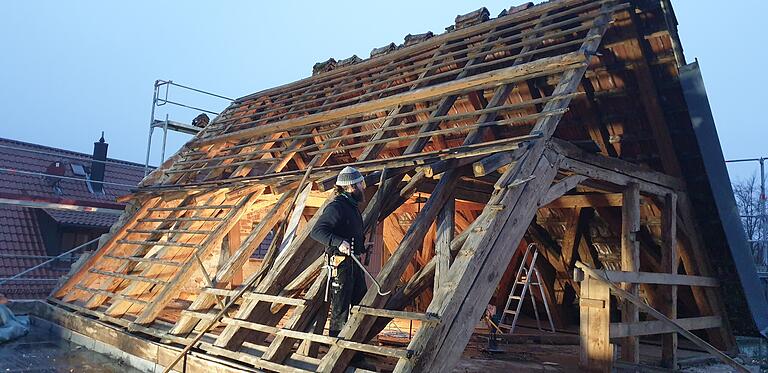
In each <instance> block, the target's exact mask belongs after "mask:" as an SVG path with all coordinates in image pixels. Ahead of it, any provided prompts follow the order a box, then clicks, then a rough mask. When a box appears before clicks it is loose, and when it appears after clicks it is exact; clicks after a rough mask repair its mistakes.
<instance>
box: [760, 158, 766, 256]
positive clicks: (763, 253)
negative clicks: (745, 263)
mask: <svg viewBox="0 0 768 373" xmlns="http://www.w3.org/2000/svg"><path fill="white" fill-rule="evenodd" d="M766 233H768V221H766V216H765V158H763V157H760V254H761V255H760V261H761V263H760V264H761V265H763V266H764V265H767V264H768V247H766V245H765V243H766V239H767V238H768V235H766Z"/></svg>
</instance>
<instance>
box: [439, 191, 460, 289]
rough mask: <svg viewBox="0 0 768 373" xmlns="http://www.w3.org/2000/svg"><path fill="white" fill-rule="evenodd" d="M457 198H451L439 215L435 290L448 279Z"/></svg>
mask: <svg viewBox="0 0 768 373" xmlns="http://www.w3.org/2000/svg"><path fill="white" fill-rule="evenodd" d="M455 213H456V200H455V199H454V198H449V199H448V202H446V204H445V205H443V208H442V210H440V213H439V214H438V215H437V222H436V224H437V235H436V237H435V254H436V256H437V266H436V267H435V288H434V291H435V292H437V289H438V288H439V287H440V284H444V283H445V282H446V281H447V279H448V269H449V268H450V266H451V241H453V234H454V229H455V228H454V221H455V218H456V215H455Z"/></svg>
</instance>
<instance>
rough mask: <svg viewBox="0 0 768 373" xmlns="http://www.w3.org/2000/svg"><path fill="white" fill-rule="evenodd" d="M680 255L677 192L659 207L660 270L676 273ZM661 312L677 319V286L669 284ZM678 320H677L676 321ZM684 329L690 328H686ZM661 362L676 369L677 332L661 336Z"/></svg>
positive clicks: (667, 196)
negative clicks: (678, 250)
mask: <svg viewBox="0 0 768 373" xmlns="http://www.w3.org/2000/svg"><path fill="white" fill-rule="evenodd" d="M679 260H680V255H679V254H678V252H677V194H674V193H670V194H667V195H666V196H664V206H663V207H662V209H661V266H662V270H663V271H665V272H667V273H670V274H675V275H676V274H677V269H678V263H679ZM665 295H666V296H665V297H662V299H664V300H665V302H664V305H663V307H662V308H661V310H662V312H664V314H665V315H666V316H667V317H669V318H670V319H671V320H675V319H677V286H670V287H669V288H668V289H667V294H665ZM678 322H679V321H678ZM686 329H689V330H690V329H691V328H690V327H689V328H686ZM661 364H662V365H663V366H665V367H667V368H670V369H677V333H676V332H674V331H672V332H670V333H669V334H667V335H664V336H662V337H661Z"/></svg>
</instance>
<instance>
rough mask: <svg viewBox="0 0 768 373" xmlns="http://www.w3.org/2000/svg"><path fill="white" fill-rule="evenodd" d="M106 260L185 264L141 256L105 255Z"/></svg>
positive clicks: (178, 265) (179, 265) (176, 265)
mask: <svg viewBox="0 0 768 373" xmlns="http://www.w3.org/2000/svg"><path fill="white" fill-rule="evenodd" d="M104 257H105V258H108V259H115V260H127V261H131V262H141V263H151V264H158V265H166V266H174V267H181V266H183V265H184V263H179V262H174V261H172V260H165V259H157V258H143V257H140V256H117V255H104Z"/></svg>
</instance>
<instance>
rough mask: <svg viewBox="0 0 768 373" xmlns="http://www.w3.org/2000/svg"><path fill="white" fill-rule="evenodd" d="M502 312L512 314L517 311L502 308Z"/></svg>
mask: <svg viewBox="0 0 768 373" xmlns="http://www.w3.org/2000/svg"><path fill="white" fill-rule="evenodd" d="M504 313H508V314H510V315H514V314H516V313H517V311H511V310H504Z"/></svg>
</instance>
